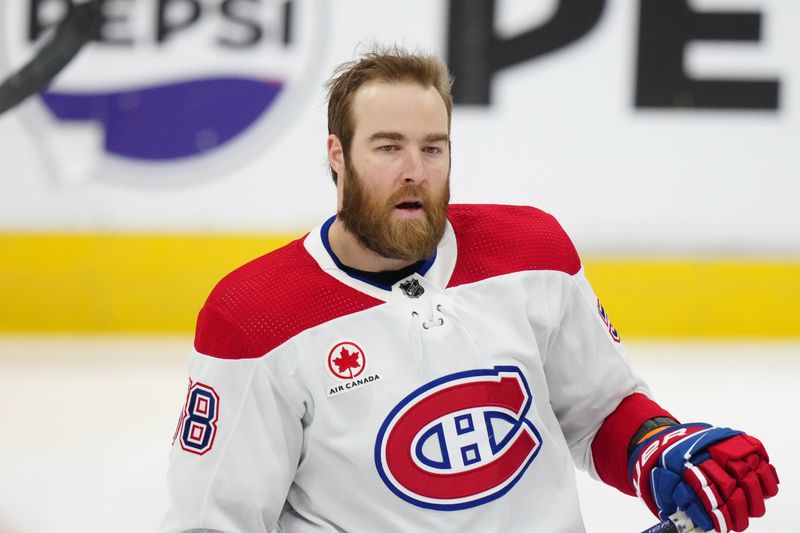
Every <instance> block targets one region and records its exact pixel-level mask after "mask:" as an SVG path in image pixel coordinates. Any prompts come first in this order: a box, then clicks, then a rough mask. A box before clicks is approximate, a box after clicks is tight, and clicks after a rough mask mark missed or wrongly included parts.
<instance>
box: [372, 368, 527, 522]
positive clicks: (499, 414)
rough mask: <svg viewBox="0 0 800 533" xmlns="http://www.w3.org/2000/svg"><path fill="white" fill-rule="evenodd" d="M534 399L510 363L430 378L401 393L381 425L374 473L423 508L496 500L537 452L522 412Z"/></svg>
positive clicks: (444, 508)
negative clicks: (407, 392)
mask: <svg viewBox="0 0 800 533" xmlns="http://www.w3.org/2000/svg"><path fill="white" fill-rule="evenodd" d="M532 400H533V396H532V394H531V391H530V388H529V387H528V382H527V380H526V379H525V376H524V375H523V373H522V371H521V370H520V369H519V368H518V367H516V366H497V367H494V368H493V369H480V370H469V371H465V372H458V373H455V374H450V375H447V376H444V377H441V378H439V379H437V380H434V381H432V382H430V383H428V384H426V385H424V386H422V387H420V388H419V389H417V390H415V391H414V392H412V393H411V394H409V395H408V396H406V397H405V398H404V399H403V400H402V401H401V402H400V403H399V404H398V405H397V406H396V407H395V408H394V409H392V411H391V412H390V413H389V415H388V416H387V417H386V420H385V421H384V422H383V424H382V425H381V428H380V431H379V432H378V438H377V440H376V441H375V466H376V468H377V470H378V473H379V475H380V477H381V479H382V480H383V482H384V483H385V484H386V486H387V487H388V488H389V489H390V490H391V491H392V492H393V493H394V494H396V495H397V496H399V497H400V498H402V499H403V500H405V501H407V502H409V503H411V504H413V505H416V506H419V507H424V508H427V509H436V510H440V511H454V510H458V509H466V508H470V507H475V506H478V505H482V504H484V503H487V502H490V501H493V500H496V499H497V498H500V497H501V496H503V495H504V494H505V493H507V492H508V491H509V490H511V488H512V487H513V486H514V485H515V484H516V483H517V482H518V481H519V480H520V479H521V478H522V476H523V475H524V473H525V471H526V470H527V468H528V467H529V466H530V465H531V463H532V462H533V460H534V459H535V458H536V456H537V455H538V453H539V451H540V450H541V447H542V438H541V435H540V434H539V432H538V430H537V429H536V427H535V426H534V425H533V423H531V421H530V420H529V419H528V418H527V414H528V411H529V410H530V407H531V404H532Z"/></svg>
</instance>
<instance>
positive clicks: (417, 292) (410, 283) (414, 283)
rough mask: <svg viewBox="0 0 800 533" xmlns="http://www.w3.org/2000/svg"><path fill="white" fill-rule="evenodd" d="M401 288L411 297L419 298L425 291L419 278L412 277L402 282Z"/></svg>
mask: <svg viewBox="0 0 800 533" xmlns="http://www.w3.org/2000/svg"><path fill="white" fill-rule="evenodd" d="M399 287H400V290H401V291H403V294H405V295H406V296H408V297H409V298H419V297H420V296H422V295H423V293H424V292H425V289H423V288H422V285H420V284H419V281H418V280H417V278H411V279H408V280H406V281H404V282H403V283H401V284H400V286H399Z"/></svg>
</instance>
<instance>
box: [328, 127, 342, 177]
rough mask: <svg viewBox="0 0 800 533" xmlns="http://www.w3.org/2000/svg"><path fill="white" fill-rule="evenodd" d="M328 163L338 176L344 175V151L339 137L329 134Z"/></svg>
mask: <svg viewBox="0 0 800 533" xmlns="http://www.w3.org/2000/svg"><path fill="white" fill-rule="evenodd" d="M328 163H330V165H331V168H333V170H335V171H336V173H337V174H338V175H340V176H341V175H342V174H343V173H344V149H343V148H342V141H341V140H339V137H337V136H336V135H334V134H333V133H331V134H330V135H328Z"/></svg>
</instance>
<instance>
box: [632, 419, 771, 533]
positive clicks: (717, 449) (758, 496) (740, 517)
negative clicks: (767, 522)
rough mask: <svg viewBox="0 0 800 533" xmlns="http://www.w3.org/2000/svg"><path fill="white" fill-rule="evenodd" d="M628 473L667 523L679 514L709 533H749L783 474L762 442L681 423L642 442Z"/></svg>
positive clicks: (742, 435) (645, 499) (647, 502)
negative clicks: (771, 460)
mask: <svg viewBox="0 0 800 533" xmlns="http://www.w3.org/2000/svg"><path fill="white" fill-rule="evenodd" d="M628 472H629V475H630V478H631V481H632V483H633V487H634V489H636V493H637V494H638V495H639V497H640V498H642V500H644V502H645V503H646V504H647V506H648V507H649V508H650V510H651V511H652V512H653V514H655V515H656V516H658V517H659V518H661V519H662V520H666V519H667V518H668V517H669V516H670V515H671V514H673V513H675V512H676V511H678V510H681V511H683V512H684V513H686V514H687V515H688V516H689V518H691V519H692V522H694V524H695V525H696V526H697V527H700V528H702V529H703V530H705V531H712V530H715V531H719V532H720V533H727V532H728V531H744V529H745V528H747V526H748V516H752V517H757V516H762V515H763V514H764V511H765V508H764V499H765V498H769V497H771V496H774V495H775V494H777V492H778V482H779V481H778V474H777V472H776V471H775V468H774V467H773V466H772V465H771V464H770V463H769V456H768V455H767V452H766V450H764V446H763V445H762V444H761V442H759V441H758V439H755V438H753V437H751V436H749V435H746V434H744V433H742V432H741V431H736V430H732V429H728V428H718V427H713V426H710V425H708V424H682V425H676V426H671V427H668V428H665V429H663V430H661V431H660V432H658V433H656V434H655V435H653V436H652V437H650V438H649V439H647V440H645V441H644V442H642V443H641V444H640V445H639V446H637V447H636V449H635V450H634V451H633V453H632V454H631V457H630V462H629V467H628Z"/></svg>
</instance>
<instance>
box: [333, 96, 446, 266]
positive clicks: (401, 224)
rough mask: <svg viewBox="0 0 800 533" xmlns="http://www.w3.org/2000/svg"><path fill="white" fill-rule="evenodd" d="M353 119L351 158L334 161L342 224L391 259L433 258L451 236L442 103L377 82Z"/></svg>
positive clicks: (356, 102)
mask: <svg viewBox="0 0 800 533" xmlns="http://www.w3.org/2000/svg"><path fill="white" fill-rule="evenodd" d="M352 114H353V115H352V116H353V124H354V132H353V139H352V142H351V146H350V154H349V155H347V154H341V160H339V161H337V160H336V158H335V157H332V158H331V159H332V165H333V166H334V169H335V170H336V171H337V173H338V175H339V189H340V196H339V212H338V214H337V216H338V219H339V220H340V221H341V222H342V223H343V224H344V226H345V227H346V228H347V230H348V231H350V232H351V233H352V234H353V235H355V237H356V238H357V239H358V241H359V242H360V244H361V245H362V246H364V247H366V248H368V249H370V250H372V251H374V252H376V253H378V254H379V255H381V256H383V257H387V258H391V259H402V260H408V261H419V260H422V259H425V258H428V257H430V256H431V255H433V253H434V251H435V250H436V246H437V244H438V243H439V240H441V238H442V235H443V234H444V229H445V224H446V219H447V204H448V202H449V199H450V191H449V174H450V141H449V135H448V121H447V109H446V108H445V105H444V102H443V101H442V98H441V96H439V93H438V92H436V90H435V89H434V88H433V87H429V88H425V87H422V86H420V85H418V84H414V83H387V82H370V83H368V84H365V85H364V86H362V87H361V88H360V89H359V90H358V91H357V92H356V94H355V95H354V98H353V103H352ZM329 146H330V140H329ZM337 165H338V166H339V168H337Z"/></svg>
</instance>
